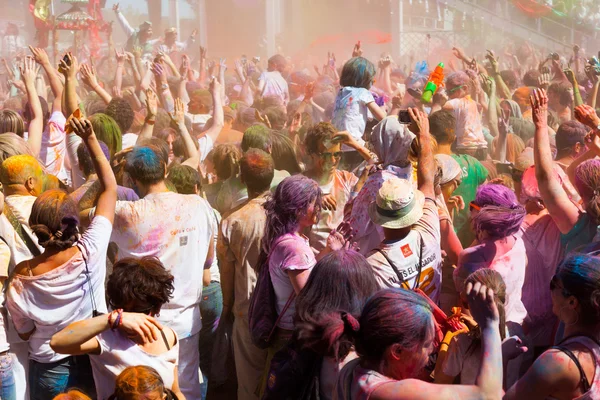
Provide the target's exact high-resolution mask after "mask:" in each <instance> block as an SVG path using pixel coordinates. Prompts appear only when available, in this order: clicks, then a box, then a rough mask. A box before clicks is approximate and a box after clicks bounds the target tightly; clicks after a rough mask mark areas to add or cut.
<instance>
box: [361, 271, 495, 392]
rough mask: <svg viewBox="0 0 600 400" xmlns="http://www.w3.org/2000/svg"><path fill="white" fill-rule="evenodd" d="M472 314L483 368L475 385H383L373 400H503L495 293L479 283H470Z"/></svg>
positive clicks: (405, 382)
mask: <svg viewBox="0 0 600 400" xmlns="http://www.w3.org/2000/svg"><path fill="white" fill-rule="evenodd" d="M466 292H467V298H468V301H469V309H470V310H471V314H472V315H473V317H474V318H475V320H476V321H477V323H478V325H479V328H480V329H481V334H482V335H481V336H482V337H481V346H482V351H481V366H480V367H479V375H478V376H477V381H476V383H475V385H442V384H432V383H428V382H424V381H422V380H418V379H403V380H401V381H398V382H396V383H388V384H386V385H381V386H380V387H379V388H377V389H375V391H374V392H373V393H372V394H371V399H373V400H456V399H461V400H481V399H486V400H500V399H502V375H503V374H502V347H501V346H502V343H501V339H500V329H498V326H499V324H500V317H499V315H498V309H497V307H496V303H495V302H494V296H495V294H494V292H493V291H492V290H491V289H488V288H487V287H486V286H484V285H481V283H479V282H477V283H475V285H473V284H472V283H468V284H467V288H466Z"/></svg>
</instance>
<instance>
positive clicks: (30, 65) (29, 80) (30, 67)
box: [19, 57, 38, 86]
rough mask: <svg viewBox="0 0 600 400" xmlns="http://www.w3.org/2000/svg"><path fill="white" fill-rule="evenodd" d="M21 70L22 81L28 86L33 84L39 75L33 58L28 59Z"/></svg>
mask: <svg viewBox="0 0 600 400" xmlns="http://www.w3.org/2000/svg"><path fill="white" fill-rule="evenodd" d="M19 70H20V71H21V79H22V80H23V83H24V84H25V85H26V86H27V85H28V84H33V82H34V81H35V78H36V76H37V74H38V68H37V66H36V64H35V60H34V59H33V57H26V58H25V59H24V60H23V63H22V64H21V65H20V66H19Z"/></svg>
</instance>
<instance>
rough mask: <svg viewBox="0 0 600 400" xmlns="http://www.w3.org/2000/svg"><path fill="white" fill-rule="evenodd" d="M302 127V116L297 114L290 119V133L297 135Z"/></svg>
mask: <svg viewBox="0 0 600 400" xmlns="http://www.w3.org/2000/svg"><path fill="white" fill-rule="evenodd" d="M301 126H302V114H300V113H299V112H297V113H296V114H294V117H293V118H292V123H291V124H290V132H293V133H297V132H299V131H300V127H301Z"/></svg>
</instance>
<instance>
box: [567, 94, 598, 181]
mask: <svg viewBox="0 0 600 400" xmlns="http://www.w3.org/2000/svg"><path fill="white" fill-rule="evenodd" d="M575 118H577V121H579V122H581V123H582V124H584V125H586V126H588V127H589V128H591V129H592V134H591V135H590V137H589V138H588V139H589V140H588V143H587V147H588V150H587V151H586V152H585V153H583V154H582V155H580V156H579V157H577V159H575V160H574V161H573V162H572V163H571V164H570V165H569V167H568V168H567V176H568V177H569V180H570V181H571V182H575V171H576V170H577V167H579V166H580V165H581V164H582V163H583V162H585V161H587V160H591V159H592V158H595V157H599V156H600V137H599V136H598V135H599V134H600V130H599V129H598V128H599V127H600V117H598V114H596V110H594V109H593V108H592V107H590V106H588V105H585V104H584V105H582V106H579V107H577V108H575Z"/></svg>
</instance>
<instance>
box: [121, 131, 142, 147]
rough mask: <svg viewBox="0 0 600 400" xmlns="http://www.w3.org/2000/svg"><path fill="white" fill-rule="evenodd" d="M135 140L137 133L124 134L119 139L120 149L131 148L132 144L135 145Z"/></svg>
mask: <svg viewBox="0 0 600 400" xmlns="http://www.w3.org/2000/svg"><path fill="white" fill-rule="evenodd" d="M137 140H138V135H136V134H135V133H126V134H124V135H123V138H122V139H121V150H127V149H131V148H132V147H133V146H135V143H136V142H137Z"/></svg>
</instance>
